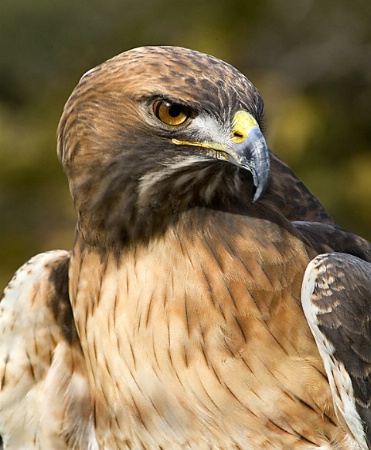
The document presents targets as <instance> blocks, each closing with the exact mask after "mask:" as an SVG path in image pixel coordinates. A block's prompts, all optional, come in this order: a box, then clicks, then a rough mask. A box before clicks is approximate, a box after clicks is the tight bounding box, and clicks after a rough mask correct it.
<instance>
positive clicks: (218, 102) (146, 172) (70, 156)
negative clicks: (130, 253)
mask: <svg viewBox="0 0 371 450" xmlns="http://www.w3.org/2000/svg"><path fill="white" fill-rule="evenodd" d="M262 115H263V101H262V99H261V97H260V95H259V93H258V91H257V90H256V89H255V87H254V86H253V85H252V84H251V83H250V81H249V80H248V79H247V78H246V77H245V76H243V75H242V74H241V73H240V72H238V71H237V70H236V69H235V68H233V67H232V66H230V65H229V64H227V63H225V62H223V61H221V60H219V59H216V58H214V57H212V56H209V55H205V54H203V53H199V52H196V51H193V50H188V49H184V48H177V47H142V48H137V49H134V50H130V51H127V52H125V53H122V54H120V55H118V56H116V57H114V58H112V59H110V60H108V61H107V62H105V63H103V64H102V65H100V66H98V67H96V68H94V69H92V70H90V71H89V72H87V73H86V74H85V75H84V76H83V77H82V78H81V80H80V82H79V84H78V85H77V87H76V88H75V90H74V91H73V93H72V95H71V96H70V98H69V100H68V102H67V104H66V106H65V108H64V112H63V115H62V118H61V121H60V124H59V130H58V154H59V158H60V160H61V161H62V164H63V166H64V170H65V172H66V174H67V177H68V180H69V184H70V190H71V193H72V196H73V199H74V203H75V208H76V210H77V213H78V216H79V228H80V231H81V232H82V234H83V237H84V239H85V240H86V241H87V242H88V243H91V244H102V245H117V244H118V243H125V242H126V243H127V242H130V241H131V240H133V239H139V238H144V239H148V238H150V237H151V236H153V234H154V233H159V232H161V231H163V229H164V227H167V226H168V224H169V223H170V222H173V221H176V220H177V218H178V217H179V216H180V215H181V214H182V213H184V212H186V211H189V210H190V209H192V208H195V207H197V208H201V209H202V208H215V209H218V208H227V207H232V205H235V204H236V203H238V202H241V201H242V200H241V199H243V202H248V203H249V205H252V202H257V201H258V200H259V198H260V197H261V195H262V194H263V192H264V189H265V187H266V185H267V183H268V179H269V169H270V163H269V161H270V159H269V150H268V148H267V145H266V142H265V140H264V137H263V134H262V132H261V130H260V124H261V120H262Z"/></svg>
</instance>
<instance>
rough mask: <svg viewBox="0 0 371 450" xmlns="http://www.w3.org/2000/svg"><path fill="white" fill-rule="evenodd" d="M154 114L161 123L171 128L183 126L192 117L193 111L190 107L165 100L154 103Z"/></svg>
mask: <svg viewBox="0 0 371 450" xmlns="http://www.w3.org/2000/svg"><path fill="white" fill-rule="evenodd" d="M153 112H154V113H155V116H156V117H157V118H158V119H160V120H161V122H164V123H166V125H171V126H177V125H182V124H183V123H184V122H185V121H186V120H187V119H188V118H189V116H190V115H191V109H190V108H189V107H188V106H185V105H180V104H179V103H170V102H167V101H165V100H156V101H155V102H154V103H153Z"/></svg>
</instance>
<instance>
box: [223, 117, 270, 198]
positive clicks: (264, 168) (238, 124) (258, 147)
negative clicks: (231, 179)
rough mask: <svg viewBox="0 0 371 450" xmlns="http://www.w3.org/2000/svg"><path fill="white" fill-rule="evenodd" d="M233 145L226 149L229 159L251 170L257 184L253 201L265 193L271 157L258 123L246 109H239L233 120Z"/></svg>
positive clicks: (255, 184)
mask: <svg viewBox="0 0 371 450" xmlns="http://www.w3.org/2000/svg"><path fill="white" fill-rule="evenodd" d="M231 138H232V141H233V145H232V146H231V147H228V148H226V149H225V152H226V153H227V154H228V156H229V158H228V160H229V161H230V162H231V163H232V164H235V165H237V166H239V167H241V168H243V169H246V170H248V171H250V172H251V174H252V178H253V183H254V186H255V194H254V197H253V202H254V203H255V202H257V201H258V200H259V199H260V197H261V196H262V195H263V193H264V191H265V189H266V187H267V185H268V181H269V174H270V157H269V149H268V146H267V143H266V141H265V139H264V136H263V133H262V132H261V130H260V128H259V125H258V123H257V122H256V120H255V119H254V118H253V117H252V115H251V114H249V113H248V112H246V111H238V112H237V113H236V114H235V116H234V120H233V125H232V133H231Z"/></svg>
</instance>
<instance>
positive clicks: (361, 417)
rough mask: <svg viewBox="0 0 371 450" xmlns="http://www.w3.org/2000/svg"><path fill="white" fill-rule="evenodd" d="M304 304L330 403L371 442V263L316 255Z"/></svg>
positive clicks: (351, 427) (359, 437)
mask: <svg viewBox="0 0 371 450" xmlns="http://www.w3.org/2000/svg"><path fill="white" fill-rule="evenodd" d="M302 304H303V309H304V313H305V315H306V317H307V320H308V323H309V326H310V328H311V331H312V333H313V336H314V338H315V340H316V343H317V346H318V349H319V352H320V354H321V357H322V359H323V362H324V365H325V369H326V372H327V376H328V378H329V383H330V386H331V390H332V394H333V399H334V404H335V407H336V409H337V412H338V415H340V416H341V417H342V419H343V421H345V423H346V426H347V427H348V428H349V430H350V431H351V433H352V434H353V436H354V438H355V439H356V440H357V442H358V443H359V445H360V447H361V448H362V449H369V448H371V408H370V407H371V323H370V322H371V264H370V263H368V262H366V261H364V260H362V259H360V258H358V257H355V256H353V255H349V254H344V253H328V254H323V255H319V256H317V257H316V258H315V259H314V260H313V261H311V262H310V264H309V265H308V268H307V270H306V272H305V276H304V280H303V287H302Z"/></svg>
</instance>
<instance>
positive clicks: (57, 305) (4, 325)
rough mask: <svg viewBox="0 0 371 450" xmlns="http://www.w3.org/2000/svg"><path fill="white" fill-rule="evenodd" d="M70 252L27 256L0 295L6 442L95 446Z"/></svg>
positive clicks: (0, 397) (0, 421) (1, 416)
mask: <svg viewBox="0 0 371 450" xmlns="http://www.w3.org/2000/svg"><path fill="white" fill-rule="evenodd" d="M69 259H70V253H69V252H66V251H52V252H47V253H42V254H40V255H37V256H35V257H34V258H32V259H30V260H29V261H28V262H27V263H26V264H24V265H23V266H22V267H21V268H20V269H19V270H18V271H17V272H16V274H15V275H14V277H13V279H12V280H11V281H10V283H9V285H8V286H7V287H6V289H5V291H4V293H3V297H2V300H1V303H0V335H1V341H0V434H1V435H2V439H3V442H4V446H5V448H6V449H19V448H25V447H27V448H28V449H51V448H54V449H56V448H58V449H88V448H89V449H94V448H97V446H96V444H95V437H94V431H93V424H92V409H91V402H90V394H89V388H88V382H87V378H86V368H85V362H84V360H83V357H82V353H81V349H80V343H79V340H78V336H77V333H76V329H75V326H74V322H73V319H72V311H71V306H70V303H69V297H68V266H69Z"/></svg>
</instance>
